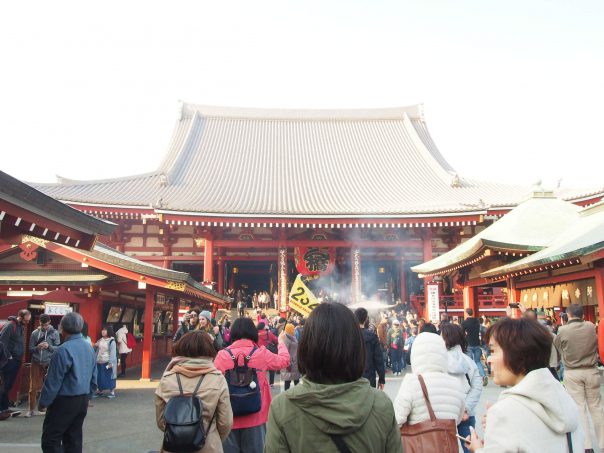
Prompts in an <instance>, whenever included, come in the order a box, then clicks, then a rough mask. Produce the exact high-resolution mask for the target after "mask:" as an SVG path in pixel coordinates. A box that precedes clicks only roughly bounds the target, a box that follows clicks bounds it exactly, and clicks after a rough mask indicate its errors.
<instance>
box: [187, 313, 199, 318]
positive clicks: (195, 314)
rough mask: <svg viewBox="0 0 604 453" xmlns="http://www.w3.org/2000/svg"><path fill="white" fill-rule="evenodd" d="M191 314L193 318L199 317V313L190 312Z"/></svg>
mask: <svg viewBox="0 0 604 453" xmlns="http://www.w3.org/2000/svg"><path fill="white" fill-rule="evenodd" d="M189 316H190V317H191V318H199V315H198V314H197V313H191V314H189Z"/></svg>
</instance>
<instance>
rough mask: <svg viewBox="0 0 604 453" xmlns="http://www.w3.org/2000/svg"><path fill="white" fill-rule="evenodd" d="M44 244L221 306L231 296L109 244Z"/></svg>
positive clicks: (131, 277) (134, 278)
mask: <svg viewBox="0 0 604 453" xmlns="http://www.w3.org/2000/svg"><path fill="white" fill-rule="evenodd" d="M36 243H37V244H38V245H40V246H41V247H44V248H46V249H48V250H50V251H52V252H54V253H57V254H59V255H61V256H65V257H67V258H70V259H73V260H75V261H78V262H80V263H83V264H84V265H88V266H92V267H95V268H97V269H100V270H102V271H106V272H110V273H112V274H115V275H119V276H122V277H125V278H127V279H129V280H132V281H136V282H144V283H145V284H150V285H152V286H156V287H158V288H163V289H166V290H171V291H176V292H181V293H184V294H188V295H191V296H195V297H199V298H201V299H205V300H210V301H212V302H213V303H217V304H219V305H225V304H226V303H227V302H228V301H229V299H228V298H227V297H226V296H223V295H221V294H219V293H217V292H215V291H213V290H211V289H209V288H206V287H205V286H203V285H202V284H201V283H199V282H196V281H195V280H193V278H192V277H191V276H190V275H189V274H187V273H185V272H178V271H173V270H170V269H163V268H159V267H157V266H154V265H152V264H148V263H144V262H142V261H139V260H137V259H134V258H132V257H129V256H127V255H124V254H122V253H120V252H118V251H117V250H115V249H111V248H110V247H107V246H106V245H102V244H97V245H95V248H94V250H91V251H86V250H79V249H75V248H73V247H68V246H65V245H62V244H56V243H53V242H49V241H42V242H40V241H37V242H36Z"/></svg>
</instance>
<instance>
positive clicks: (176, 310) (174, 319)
mask: <svg viewBox="0 0 604 453" xmlns="http://www.w3.org/2000/svg"><path fill="white" fill-rule="evenodd" d="M179 310H180V298H179V297H175V298H174V306H173V308H172V313H173V315H172V333H173V334H174V333H176V331H177V330H178V316H179Z"/></svg>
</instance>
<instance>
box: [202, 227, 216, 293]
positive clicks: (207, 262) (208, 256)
mask: <svg viewBox="0 0 604 453" xmlns="http://www.w3.org/2000/svg"><path fill="white" fill-rule="evenodd" d="M213 254H214V240H213V239H212V238H211V237H206V239H205V246H204V249H203V281H204V282H206V283H207V282H213V281H214V257H213Z"/></svg>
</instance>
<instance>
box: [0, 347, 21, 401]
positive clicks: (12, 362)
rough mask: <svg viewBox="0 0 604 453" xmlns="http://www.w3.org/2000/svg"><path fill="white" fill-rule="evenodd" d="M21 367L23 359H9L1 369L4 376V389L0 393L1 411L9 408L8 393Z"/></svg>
mask: <svg viewBox="0 0 604 453" xmlns="http://www.w3.org/2000/svg"><path fill="white" fill-rule="evenodd" d="M20 367H21V359H8V362H6V365H5V366H4V368H3V369H2V371H0V373H2V375H3V377H4V391H3V392H2V393H1V394H0V412H3V411H5V410H7V409H8V394H9V393H10V391H11V389H12V388H13V386H14V385H15V379H16V378H17V374H18V373H19V368H20Z"/></svg>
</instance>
